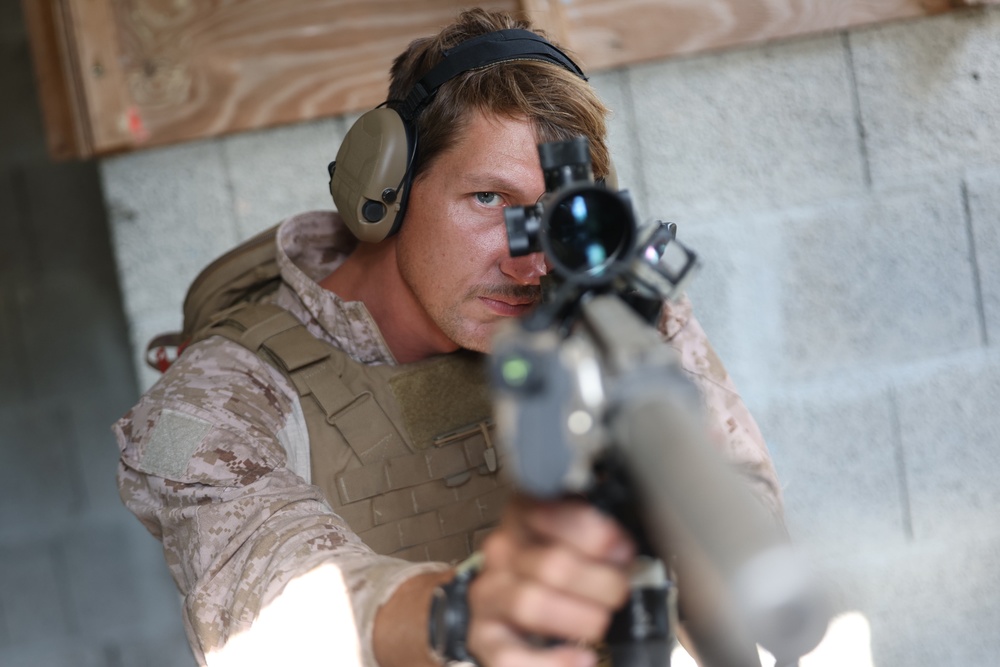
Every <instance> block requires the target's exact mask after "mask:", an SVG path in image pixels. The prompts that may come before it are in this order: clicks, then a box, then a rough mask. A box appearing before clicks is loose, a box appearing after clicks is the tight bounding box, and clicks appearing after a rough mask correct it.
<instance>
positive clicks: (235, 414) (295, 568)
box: [114, 339, 443, 666]
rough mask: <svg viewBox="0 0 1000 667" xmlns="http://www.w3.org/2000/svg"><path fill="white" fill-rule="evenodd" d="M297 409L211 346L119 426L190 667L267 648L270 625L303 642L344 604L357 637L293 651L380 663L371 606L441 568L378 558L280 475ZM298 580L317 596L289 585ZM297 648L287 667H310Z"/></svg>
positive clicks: (270, 383)
mask: <svg viewBox="0 0 1000 667" xmlns="http://www.w3.org/2000/svg"><path fill="white" fill-rule="evenodd" d="M297 400H298V397H297V396H296V395H295V394H294V390H293V389H292V388H291V387H290V386H289V385H288V384H287V383H286V382H285V381H284V378H282V377H281V376H280V375H278V374H277V373H276V372H274V371H272V370H271V369H269V368H268V367H267V366H266V365H265V364H263V363H262V362H260V361H259V360H258V359H257V358H256V357H255V356H254V355H252V354H251V353H250V352H248V351H246V350H245V349H243V348H242V347H240V346H238V345H235V344H232V343H229V342H227V341H223V340H221V339H209V340H207V341H204V342H203V343H200V344H198V345H196V346H193V347H192V348H191V349H189V350H187V351H186V352H185V354H184V355H183V356H182V357H181V359H180V360H178V362H177V363H176V364H175V365H174V367H172V368H171V369H170V371H168V373H167V374H166V375H165V376H164V377H163V378H162V379H161V381H160V382H159V383H157V384H156V385H155V386H154V387H153V388H152V389H151V390H150V391H149V392H148V393H147V394H146V395H145V396H144V397H143V398H142V399H141V401H140V402H139V403H138V405H136V406H135V407H134V408H133V409H132V410H131V411H130V412H129V413H128V414H126V415H125V416H124V417H123V418H122V419H121V420H119V421H118V422H117V423H116V424H115V425H114V431H115V433H116V436H117V439H118V443H119V447H120V449H121V460H120V465H119V489H120V492H121V496H122V499H123V501H124V502H125V504H126V506H128V508H129V509H130V510H131V511H132V512H133V513H135V514H136V516H137V517H138V518H139V519H140V521H142V522H143V524H144V525H145V526H146V528H147V529H149V531H150V532H151V533H152V534H153V535H154V536H156V537H157V538H158V539H160V540H161V541H162V543H163V551H164V555H165V557H166V561H167V565H168V567H169V569H170V572H171V575H172V576H173V578H174V581H175V582H176V583H177V586H178V588H179V589H180V591H181V594H182V596H183V614H184V622H185V627H186V629H187V633H188V636H189V638H190V640H191V644H192V649H193V652H194V654H195V656H196V658H197V659H198V661H199V664H203V665H216V664H234V663H238V662H239V659H238V657H237V656H238V655H241V654H243V655H245V654H251V655H253V654H254V653H255V652H259V651H274V650H276V649H275V647H274V646H273V638H274V637H275V636H276V633H275V632H274V628H280V627H293V628H298V629H299V630H300V632H299V634H300V635H301V634H303V633H302V632H301V629H302V628H307V627H311V626H310V623H309V622H308V621H309V620H310V619H311V620H312V621H313V624H315V619H317V618H340V619H342V620H343V619H345V615H344V614H343V613H339V612H337V605H338V600H339V601H340V602H339V608H340V609H341V610H343V609H347V610H348V612H349V613H348V614H347V617H346V620H343V622H344V623H352V622H353V624H354V626H356V631H355V632H348V633H347V634H346V635H345V634H344V632H343V629H342V628H337V629H335V628H332V627H331V628H328V632H325V633H322V634H319V635H315V636H312V637H300V642H306V643H310V642H311V643H312V646H313V650H314V652H315V656H314V658H316V657H319V656H322V657H323V658H324V660H323V662H324V663H326V664H345V665H346V664H364V665H366V666H373V665H376V662H375V660H374V657H373V653H372V645H371V636H372V626H373V622H374V616H375V612H376V611H377V609H378V607H379V606H380V605H381V604H382V603H383V602H384V601H385V600H387V599H388V598H389V597H390V596H391V595H392V593H393V592H394V591H395V589H396V587H397V586H398V585H399V584H400V583H402V582H403V581H405V580H406V579H408V578H409V577H411V576H413V575H414V574H416V573H418V572H421V571H424V570H427V569H432V568H440V567H443V566H441V565H413V564H411V563H408V562H405V561H401V560H398V559H393V558H387V557H383V556H379V555H376V554H375V553H373V552H372V551H371V550H370V549H369V548H368V547H367V546H365V545H364V544H363V543H362V542H361V540H360V539H359V538H358V537H357V535H355V534H354V533H353V532H352V531H351V530H350V529H349V528H348V526H347V524H346V523H345V522H344V521H343V520H341V519H340V517H338V516H337V515H336V514H334V513H333V512H332V510H331V509H330V507H329V505H328V504H327V503H326V501H325V500H324V498H323V496H322V493H321V492H320V490H319V489H318V488H316V487H314V486H311V485H309V484H307V483H306V482H305V481H304V480H303V479H302V478H301V477H299V476H297V475H296V474H294V473H293V472H291V471H290V470H289V469H288V468H287V465H286V460H287V459H286V455H285V450H284V448H283V447H282V445H281V444H280V443H281V437H282V436H281V435H279V434H281V433H282V430H283V429H286V431H287V429H288V426H289V425H288V423H287V422H288V420H289V419H290V415H291V414H292V413H293V405H292V404H293V402H295V401H297ZM331 566H333V568H335V574H333V575H331V574H330V571H331ZM324 573H325V574H324ZM302 577H307V578H309V581H311V582H317V586H319V588H317V587H316V586H313V585H312V584H310V585H309V586H301V585H299V586H295V585H293V582H295V581H296V580H299V579H301V578H302ZM324 586H325V587H326V590H324V589H323V587H324ZM345 597H346V598H347V602H345V601H344V599H345ZM292 599H298V600H302V601H303V604H292V603H290V602H289V600H292ZM304 601H311V602H312V603H316V604H305V603H304ZM348 602H349V604H348ZM316 605H319V607H321V608H319V609H317V608H316ZM338 614H339V615H338ZM276 617H277V618H276ZM350 617H353V618H350ZM338 632H340V634H339V635H338V634H337V633H338ZM277 636H280V637H284V635H283V634H281V633H277ZM338 636H340V637H341V641H340V642H339V643H336V642H335V641H334V639H335V638H336V637H338ZM345 637H346V639H344V638H345ZM268 644H271V645H268ZM296 650H297V652H296V653H294V655H296V656H298V658H299V659H298V660H296V661H295V664H319V663H318V662H317V661H315V660H313V661H309V660H306V659H305V654H307V653H308V652H309V650H310V649H309V647H303V646H301V645H299V646H297V647H296ZM359 650H360V654H361V655H360V659H359V656H358V652H359ZM258 655H259V653H258ZM286 655H291V654H286ZM227 656H228V657H227Z"/></svg>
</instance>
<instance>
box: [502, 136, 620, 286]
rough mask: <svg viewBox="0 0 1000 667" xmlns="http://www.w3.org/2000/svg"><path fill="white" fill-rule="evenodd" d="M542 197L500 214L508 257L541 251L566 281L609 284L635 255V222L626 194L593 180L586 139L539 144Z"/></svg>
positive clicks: (588, 146) (554, 269) (509, 208)
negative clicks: (542, 178) (504, 227)
mask: <svg viewBox="0 0 1000 667" xmlns="http://www.w3.org/2000/svg"><path fill="white" fill-rule="evenodd" d="M538 156H539V158H540V160H541V164H542V172H543V174H544V176H545V194H544V195H542V197H541V199H540V200H539V201H538V202H537V203H536V204H533V205H531V206H512V207H508V208H507V209H505V210H504V219H505V222H506V225H507V242H508V245H509V247H510V254H511V256H512V257H518V256H521V255H527V254H529V253H533V252H544V253H545V256H546V258H548V260H549V262H550V263H551V264H552V269H553V271H554V272H555V273H557V274H558V275H559V276H560V277H562V278H564V279H573V280H575V281H577V282H580V283H584V284H603V283H608V282H610V281H611V280H612V279H613V278H614V277H615V276H616V275H617V274H618V273H620V272H621V270H622V269H623V267H625V266H626V265H627V264H628V263H629V261H630V259H631V257H632V255H633V254H634V252H635V245H636V243H635V237H636V222H635V218H634V216H633V213H632V203H631V200H630V199H629V197H628V194H627V193H626V192H623V191H622V192H615V191H613V190H610V189H608V188H607V187H605V186H604V185H603V183H595V182H594V174H593V170H592V167H591V161H590V145H589V143H588V141H587V139H586V137H577V138H575V139H571V140H569V141H556V142H550V143H545V144H541V145H539V147H538Z"/></svg>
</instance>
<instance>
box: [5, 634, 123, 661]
mask: <svg viewBox="0 0 1000 667" xmlns="http://www.w3.org/2000/svg"><path fill="white" fill-rule="evenodd" d="M0 665H3V666H4V667H39V666H40V665H44V666H45V667H117V664H116V663H109V662H108V655H107V653H106V652H105V650H104V647H102V646H97V645H92V644H90V643H89V642H85V641H81V640H80V639H79V638H77V637H74V638H55V639H53V638H49V639H47V640H46V641H45V642H39V643H35V644H32V645H30V646H18V647H16V648H12V649H6V650H2V649H0ZM129 667H131V665H130V666H129Z"/></svg>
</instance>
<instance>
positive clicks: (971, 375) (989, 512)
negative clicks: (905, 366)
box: [896, 350, 1000, 538]
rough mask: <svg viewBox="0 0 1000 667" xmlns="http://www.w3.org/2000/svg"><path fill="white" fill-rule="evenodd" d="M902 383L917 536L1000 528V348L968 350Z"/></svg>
mask: <svg viewBox="0 0 1000 667" xmlns="http://www.w3.org/2000/svg"><path fill="white" fill-rule="evenodd" d="M896 391H897V394H898V400H899V423H900V429H901V432H902V438H903V447H904V451H905V457H906V467H907V475H908V478H909V488H910V499H911V504H912V507H913V524H914V531H915V533H916V535H917V537H918V538H919V537H926V536H931V537H939V536H954V535H958V536H962V535H969V534H976V533H977V532H979V531H991V532H1000V529H998V524H997V516H998V514H1000V485H998V484H997V470H1000V414H998V412H997V409H996V406H997V404H998V402H1000V354H997V352H996V351H994V350H990V351H989V352H974V353H968V354H965V355H962V356H960V357H958V359H957V360H956V361H955V362H953V363H950V364H948V365H946V366H943V367H937V366H935V367H933V368H930V369H928V370H926V371H925V372H923V373H921V375H920V376H919V377H916V378H913V379H909V380H907V381H900V383H899V386H898V387H897V390H896Z"/></svg>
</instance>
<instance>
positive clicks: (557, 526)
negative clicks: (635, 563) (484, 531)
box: [468, 498, 635, 667]
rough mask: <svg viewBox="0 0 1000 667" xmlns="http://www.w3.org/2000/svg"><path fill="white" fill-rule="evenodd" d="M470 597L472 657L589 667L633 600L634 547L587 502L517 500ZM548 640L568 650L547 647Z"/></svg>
mask: <svg viewBox="0 0 1000 667" xmlns="http://www.w3.org/2000/svg"><path fill="white" fill-rule="evenodd" d="M483 551H484V553H485V556H486V562H485V566H484V568H483V570H482V572H481V573H480V574H479V576H478V577H476V579H475V580H474V581H473V583H472V586H471V588H470V591H469V604H470V608H471V623H470V627H469V635H468V646H469V650H470V652H471V653H472V654H473V655H474V656H476V658H477V659H478V660H479V662H481V663H482V664H483V665H486V666H487V667H536V666H537V667H556V666H565V667H583V666H584V665H593V664H595V663H596V656H595V654H594V652H593V651H592V650H590V649H589V648H587V647H586V646H585V644H592V643H594V642H597V641H599V640H600V639H601V638H602V637H603V636H604V632H605V630H606V629H607V627H608V624H609V622H610V619H611V615H612V613H613V612H614V611H615V610H616V609H618V608H619V607H620V606H621V605H622V604H623V603H624V602H625V600H626V598H627V596H628V590H629V575H628V573H629V566H630V564H631V563H632V560H633V558H634V555H635V546H634V545H633V543H632V541H631V540H630V538H629V537H628V535H627V534H626V533H625V531H624V530H623V529H622V528H621V527H620V526H619V525H618V524H617V523H616V522H615V521H614V520H612V519H611V518H609V517H607V516H605V515H603V514H601V513H600V512H599V511H598V510H596V509H595V508H593V507H592V506H590V505H588V504H586V503H584V502H581V501H559V502H545V503H543V502H537V501H532V500H529V499H526V498H516V499H514V500H513V501H512V502H511V503H510V504H509V506H508V508H507V510H506V513H505V515H504V518H503V522H502V523H501V525H500V527H499V528H498V529H497V530H495V531H494V532H493V533H492V534H491V535H490V537H489V538H487V540H486V542H485V544H484V545H483ZM542 639H556V640H561V641H563V642H565V643H564V644H561V645H558V646H553V647H549V648H545V647H543V643H542V641H540V640H542Z"/></svg>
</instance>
